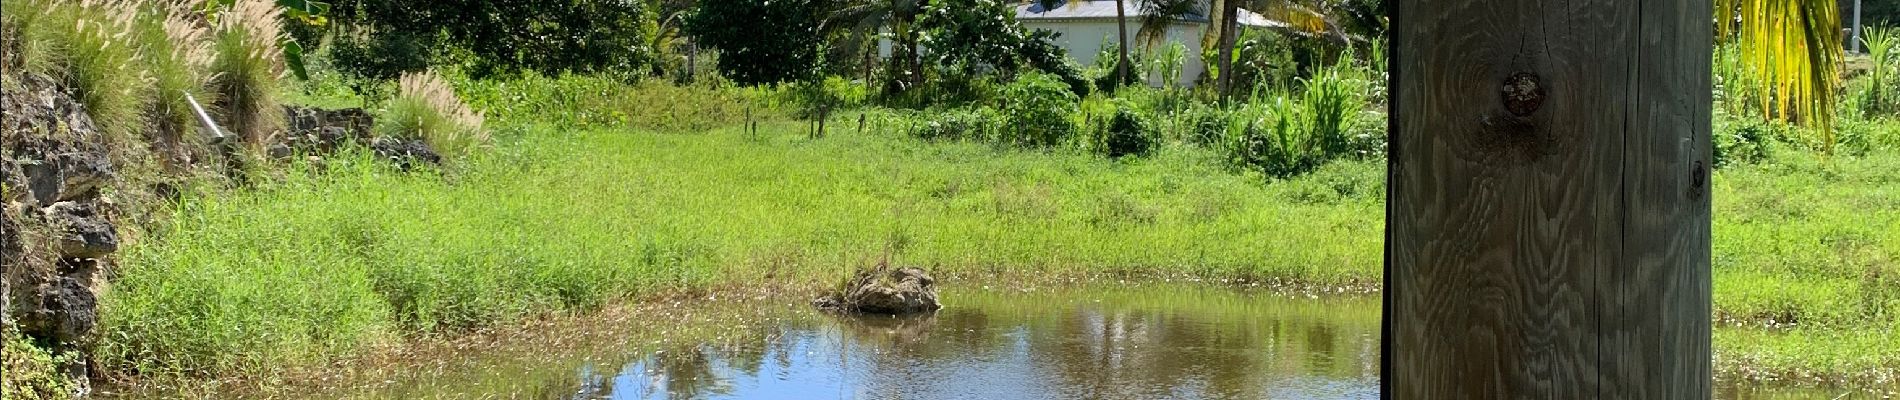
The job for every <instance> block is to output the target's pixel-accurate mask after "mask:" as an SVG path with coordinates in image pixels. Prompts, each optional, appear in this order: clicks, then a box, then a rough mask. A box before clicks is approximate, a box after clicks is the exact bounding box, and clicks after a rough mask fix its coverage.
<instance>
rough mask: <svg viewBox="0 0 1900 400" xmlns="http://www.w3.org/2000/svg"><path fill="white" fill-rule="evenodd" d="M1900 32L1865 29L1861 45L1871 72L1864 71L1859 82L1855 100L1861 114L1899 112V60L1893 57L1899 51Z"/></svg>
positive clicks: (1890, 29) (1883, 29)
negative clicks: (1860, 90)
mask: <svg viewBox="0 0 1900 400" xmlns="http://www.w3.org/2000/svg"><path fill="white" fill-rule="evenodd" d="M1896 29H1900V28H1869V29H1867V30H1866V31H1865V37H1864V38H1862V40H1861V41H1863V42H1865V43H1866V45H1867V55H1868V58H1869V61H1872V63H1873V68H1872V69H1871V70H1870V71H1868V74H1867V79H1866V80H1865V81H1864V82H1862V84H1863V85H1865V86H1864V88H1863V89H1862V93H1861V95H1860V96H1859V97H1860V98H1861V99H1862V101H1861V108H1862V109H1861V111H1862V112H1870V113H1876V114H1883V113H1893V112H1896V111H1900V78H1896V77H1895V75H1896V74H1900V60H1896V59H1895V56H1896V55H1895V54H1894V53H1893V51H1894V49H1895V48H1896V47H1900V31H1896Z"/></svg>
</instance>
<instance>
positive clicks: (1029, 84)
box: [997, 73, 1078, 147]
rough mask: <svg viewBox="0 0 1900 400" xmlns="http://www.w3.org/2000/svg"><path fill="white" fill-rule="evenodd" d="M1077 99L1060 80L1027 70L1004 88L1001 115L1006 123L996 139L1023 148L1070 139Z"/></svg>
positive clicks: (1043, 145)
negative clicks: (1071, 117) (1072, 116)
mask: <svg viewBox="0 0 1900 400" xmlns="http://www.w3.org/2000/svg"><path fill="white" fill-rule="evenodd" d="M1077 101H1078V99H1077V98H1076V97H1075V94H1074V93H1069V89H1068V87H1067V85H1066V84H1063V83H1062V81H1060V80H1057V79H1056V77H1055V76H1053V75H1049V74H1044V73H1027V74H1023V75H1022V76H1020V77H1017V78H1016V81H1015V82H1011V83H1010V84H1009V85H1008V86H1006V87H1004V88H1003V98H1002V103H1003V108H1002V112H1003V114H1004V116H1003V117H1004V118H1005V119H1006V120H1007V121H1008V126H1007V127H1006V129H1003V130H1002V132H999V135H998V137H997V139H998V140H999V141H1000V142H1002V143H1003V144H1008V145H1014V146H1022V147H1051V146H1056V145H1059V144H1063V143H1065V142H1068V141H1070V140H1073V138H1074V137H1075V133H1076V126H1075V122H1074V120H1072V119H1070V116H1071V115H1074V114H1075V113H1076V112H1077V108H1076V102H1077Z"/></svg>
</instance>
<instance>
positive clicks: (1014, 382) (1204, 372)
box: [572, 286, 1379, 399]
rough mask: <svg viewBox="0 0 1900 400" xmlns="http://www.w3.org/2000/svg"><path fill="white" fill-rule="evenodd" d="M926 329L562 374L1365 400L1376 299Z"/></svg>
mask: <svg viewBox="0 0 1900 400" xmlns="http://www.w3.org/2000/svg"><path fill="white" fill-rule="evenodd" d="M944 298H945V302H946V305H945V308H944V309H943V310H942V311H940V312H938V313H937V314H936V315H933V316H923V317H910V318H891V317H834V316H823V315H813V318H805V319H793V320H789V321H788V322H786V323H784V324H783V326H781V327H780V328H779V329H778V331H777V332H776V334H773V335H768V336H767V337H764V338H762V339H761V340H759V341H758V342H756V343H749V344H741V345H724V346H700V347H697V348H688V349H685V350H683V351H681V350H675V351H672V352H666V351H662V352H658V353H655V354H649V355H645V356H642V357H638V358H636V359H634V360H632V361H631V362H627V363H625V364H621V365H595V366H587V367H583V368H581V369H580V370H578V371H576V372H575V379H577V380H579V381H580V382H581V385H580V388H579V390H576V391H575V392H574V393H573V396H572V398H598V399H720V398H748V399H752V398H761V399H769V398H787V399H833V398H837V399H856V398H871V399H895V398H902V399H1007V398H1038V399H1043V398H1050V399H1055V398H1110V399H1220V398H1376V397H1378V372H1379V338H1378V328H1379V308H1378V306H1379V303H1378V298H1377V297H1354V298H1307V297H1286V296H1279V295H1273V294H1265V293H1250V292H1245V291H1235V290H1233V289H1227V288H1210V287H1191V286H1170V287H1152V286H1151V287H1143V288H1139V289H1130V288H1107V289H1090V290H1065V291H1058V292H1041V293H1037V292H1029V293H1021V292H989V291H950V292H947V293H945V296H944Z"/></svg>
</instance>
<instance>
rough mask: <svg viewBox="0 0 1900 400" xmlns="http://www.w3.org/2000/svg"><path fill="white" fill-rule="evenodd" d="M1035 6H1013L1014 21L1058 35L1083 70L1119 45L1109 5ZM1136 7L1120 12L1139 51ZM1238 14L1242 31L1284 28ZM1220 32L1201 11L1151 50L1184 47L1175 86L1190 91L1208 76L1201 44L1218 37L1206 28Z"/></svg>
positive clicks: (1098, 0) (1109, 1)
mask: <svg viewBox="0 0 1900 400" xmlns="http://www.w3.org/2000/svg"><path fill="white" fill-rule="evenodd" d="M1036 3H1037V2H1030V3H1029V4H1022V5H1018V6H1016V21H1017V22H1020V23H1022V25H1023V27H1024V28H1029V29H1047V30H1050V31H1055V32H1056V33H1059V34H1061V36H1058V37H1057V38H1056V39H1055V44H1056V45H1058V46H1061V47H1062V48H1063V49H1064V50H1067V51H1068V52H1069V57H1070V58H1074V59H1075V61H1076V62H1077V63H1080V64H1082V65H1089V64H1092V63H1094V62H1095V58H1096V57H1097V56H1098V55H1100V53H1101V49H1102V47H1103V44H1105V43H1104V42H1103V41H1104V40H1106V41H1108V42H1109V43H1114V42H1115V41H1117V40H1120V39H1119V38H1118V37H1117V35H1118V34H1119V31H1120V26H1119V25H1118V21H1117V15H1116V12H1115V2H1114V1H1113V0H1068V1H1059V2H1057V3H1056V5H1055V6H1054V7H1049V8H1043V6H1042V5H1040V4H1036ZM1140 3H1141V0H1127V1H1126V2H1125V4H1124V5H1123V7H1125V9H1124V10H1123V12H1124V13H1125V14H1126V15H1127V16H1128V36H1129V38H1128V44H1129V46H1130V47H1134V48H1137V49H1139V48H1141V46H1142V45H1143V43H1142V42H1141V41H1140V40H1138V39H1137V38H1135V36H1136V34H1137V33H1138V31H1140V29H1141V20H1142V19H1143V17H1144V16H1145V14H1143V13H1142V10H1141V9H1142V7H1141V4H1140ZM1237 14H1239V16H1240V18H1239V22H1240V24H1241V25H1242V26H1253V27H1280V26H1282V25H1284V24H1283V23H1280V22H1278V21H1272V20H1269V19H1267V18H1266V17H1263V16H1261V15H1260V14H1255V13H1253V12H1251V11H1247V10H1240V12H1238V13H1237ZM1218 28H1219V27H1218V26H1215V25H1214V24H1212V23H1211V22H1210V21H1209V20H1208V17H1207V13H1206V12H1205V10H1201V11H1198V12H1194V13H1190V14H1188V15H1181V16H1176V17H1175V19H1174V23H1173V24H1172V25H1170V26H1169V27H1168V30H1167V35H1166V36H1163V37H1162V39H1161V40H1162V41H1161V42H1160V44H1159V45H1158V46H1156V47H1155V48H1153V49H1151V50H1156V51H1158V50H1160V46H1167V45H1169V43H1181V44H1183V45H1185V46H1186V48H1187V54H1186V57H1185V61H1186V62H1185V63H1183V64H1182V66H1181V80H1180V82H1177V83H1178V84H1179V85H1180V86H1193V85H1194V82H1195V81H1197V80H1199V79H1200V77H1201V74H1203V73H1206V72H1207V65H1204V63H1203V62H1202V60H1201V49H1202V47H1201V45H1202V43H1201V42H1202V40H1203V39H1204V38H1205V39H1207V40H1213V39H1214V38H1217V37H1218V34H1219V32H1213V33H1212V34H1210V33H1209V32H1208V29H1218ZM1161 79H1162V77H1161V76H1159V75H1155V76H1149V77H1148V84H1149V85H1155V86H1160V84H1161Z"/></svg>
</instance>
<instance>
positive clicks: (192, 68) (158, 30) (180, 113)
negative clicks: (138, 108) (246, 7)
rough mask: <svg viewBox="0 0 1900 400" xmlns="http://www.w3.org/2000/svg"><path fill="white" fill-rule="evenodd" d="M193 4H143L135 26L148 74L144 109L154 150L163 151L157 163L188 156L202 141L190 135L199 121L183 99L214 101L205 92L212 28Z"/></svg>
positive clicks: (187, 0) (176, 0)
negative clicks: (149, 101)
mask: <svg viewBox="0 0 1900 400" xmlns="http://www.w3.org/2000/svg"><path fill="white" fill-rule="evenodd" d="M197 6H198V4H197V2H196V1H193V0H159V1H152V2H148V3H146V4H142V5H141V10H140V11H141V13H142V14H141V15H144V16H145V17H144V18H139V19H138V20H137V21H136V22H134V24H133V31H134V33H135V37H137V39H138V43H139V46H140V48H142V49H144V54H145V55H146V57H145V62H146V64H145V66H146V67H147V68H148V69H149V70H150V71H151V73H152V78H153V79H152V88H151V89H152V91H153V93H152V96H151V98H153V99H154V100H153V102H152V104H151V107H150V108H149V109H148V110H147V113H148V114H147V115H148V116H149V117H150V118H151V119H152V122H153V125H154V128H156V129H155V130H154V131H153V132H152V137H150V138H149V139H151V140H152V145H153V147H154V148H156V149H159V150H160V151H162V152H165V153H166V154H165V157H160V160H159V161H160V162H164V163H169V162H172V161H174V158H178V157H188V153H187V151H188V149H191V148H199V147H202V146H201V145H202V144H203V142H204V141H205V140H204V139H205V138H203V137H202V136H201V135H192V134H190V133H192V132H196V131H197V127H198V124H199V123H198V120H197V116H196V115H195V113H193V112H192V110H191V105H190V104H188V103H187V102H186V100H185V96H186V95H190V96H192V97H194V98H197V99H198V101H200V102H211V101H214V100H216V97H214V96H212V95H211V93H210V91H209V90H208V89H207V85H208V84H209V83H210V80H211V66H212V61H213V60H214V57H215V56H216V54H215V53H212V49H211V40H210V38H211V27H210V25H209V24H208V22H207V21H205V20H204V19H203V18H202V16H201V15H200V14H198V12H197Z"/></svg>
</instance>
